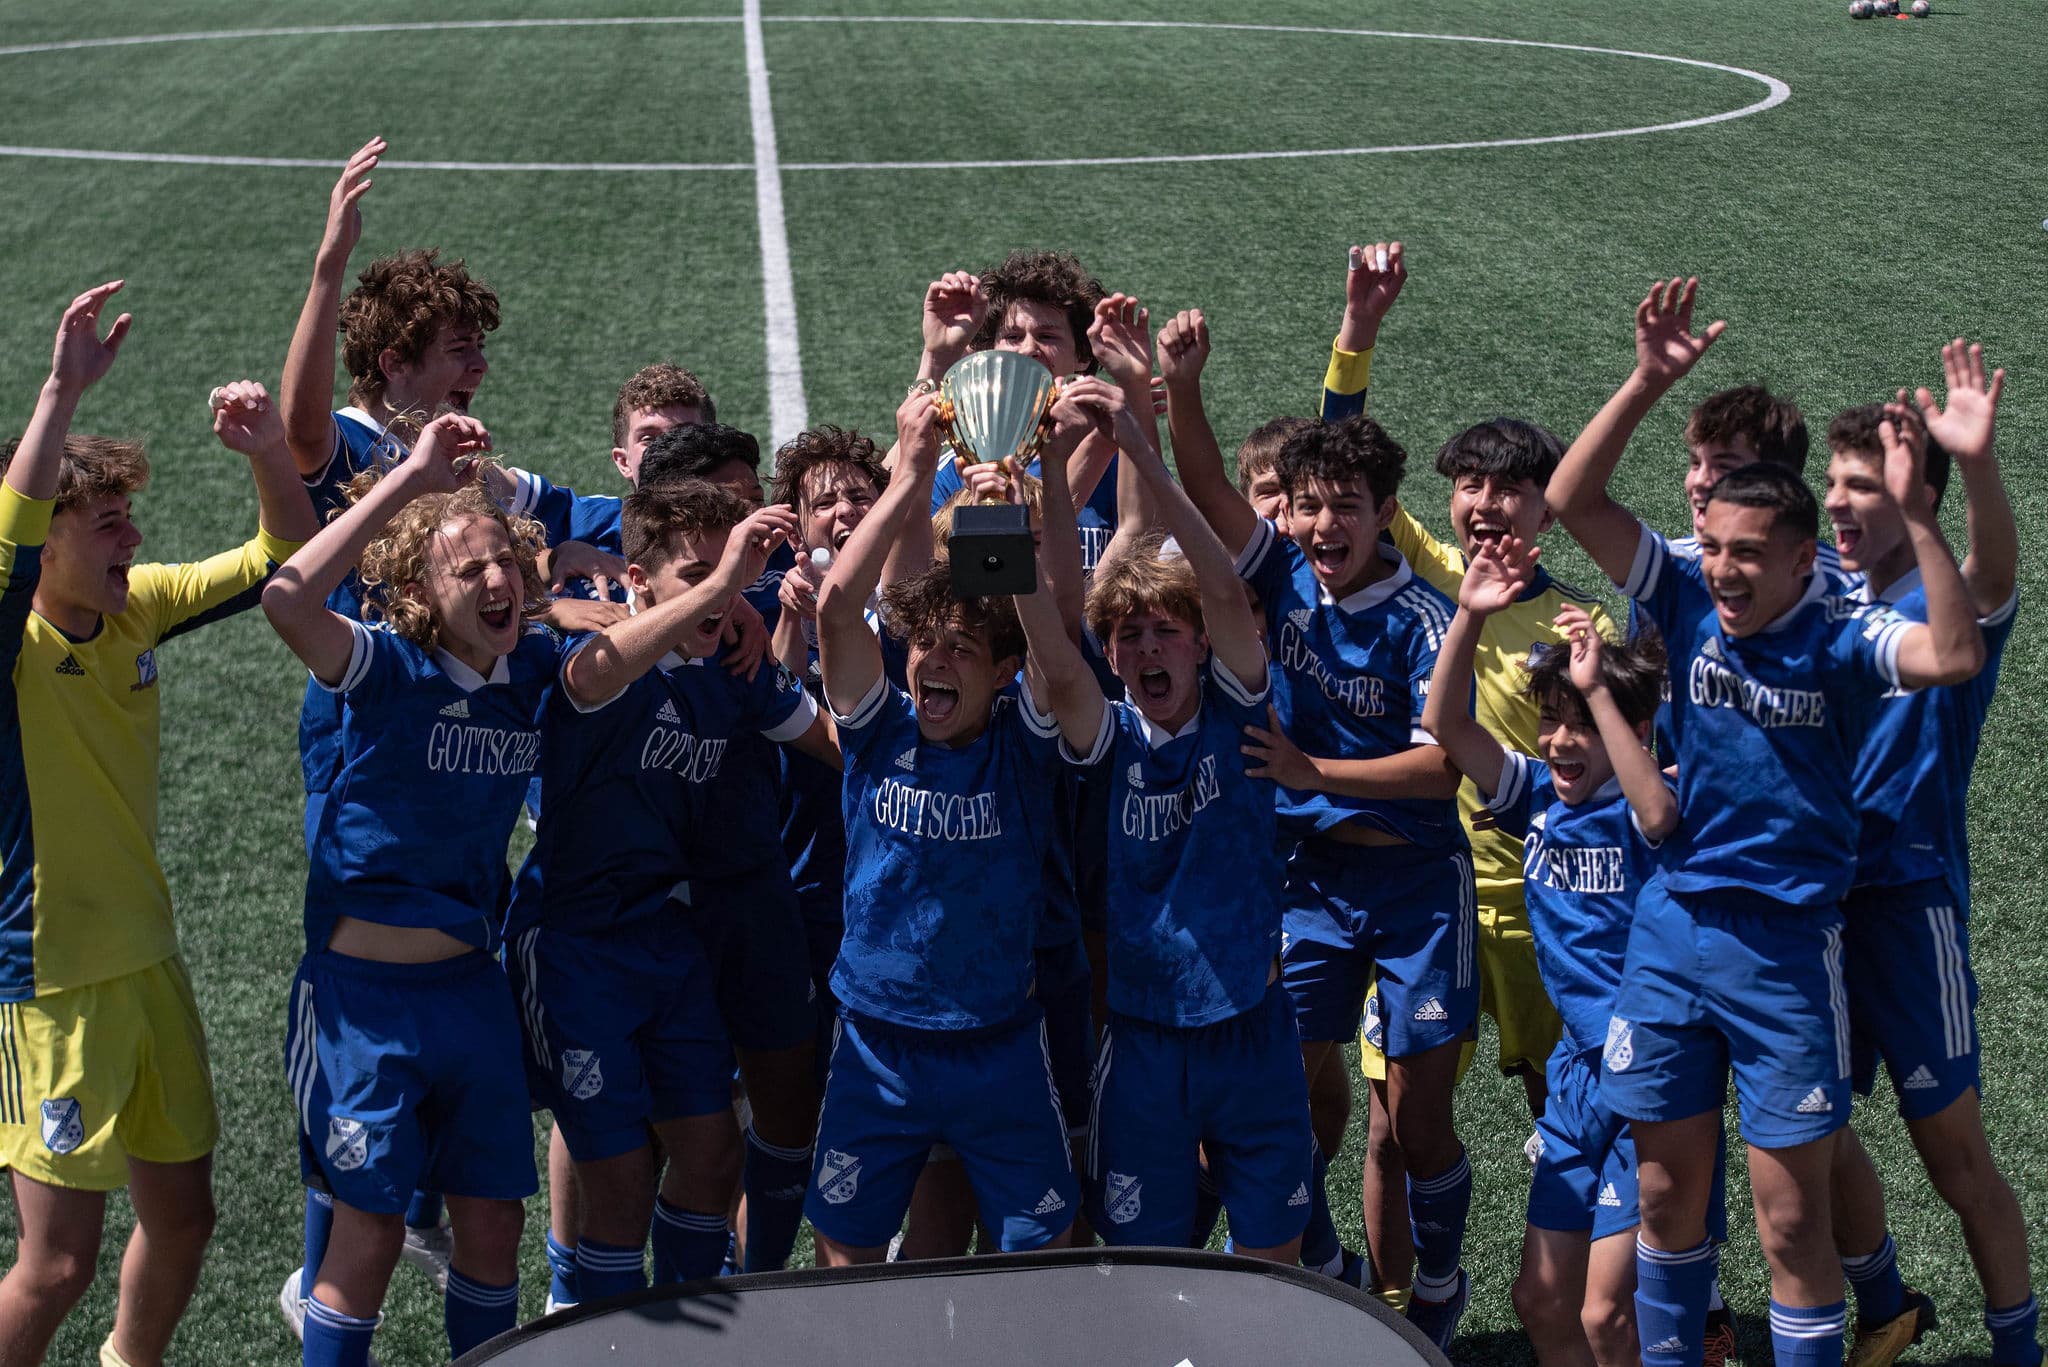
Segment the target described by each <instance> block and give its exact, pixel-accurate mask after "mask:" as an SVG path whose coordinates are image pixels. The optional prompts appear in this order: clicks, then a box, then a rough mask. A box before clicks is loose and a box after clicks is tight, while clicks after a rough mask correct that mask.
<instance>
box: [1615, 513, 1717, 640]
mask: <svg viewBox="0 0 2048 1367" xmlns="http://www.w3.org/2000/svg"><path fill="white" fill-rule="evenodd" d="M1615 587H1616V588H1618V589H1620V590H1621V591H1622V592H1623V593H1624V594H1627V595H1628V597H1629V599H1630V600H1631V601H1632V602H1634V603H1636V604H1637V605H1639V606H1640V607H1641V608H1642V610H1643V613H1644V615H1645V616H1647V617H1648V618H1649V620H1650V621H1651V623H1653V624H1654V625H1655V626H1656V628H1657V630H1658V631H1660V632H1662V633H1663V635H1664V639H1665V640H1666V641H1669V640H1671V639H1672V638H1673V637H1674V636H1676V635H1677V634H1678V632H1677V630H1676V628H1677V627H1678V625H1679V624H1680V623H1681V622H1682V621H1683V619H1684V618H1685V616H1686V614H1687V612H1688V608H1689V605H1688V601H1687V600H1688V599H1690V598H1692V597H1694V596H1695V595H1699V596H1702V597H1703V596H1704V593H1703V591H1702V590H1701V587H1700V567H1699V564H1698V562H1696V561H1690V560H1682V559H1680V558H1679V557H1677V556H1675V555H1673V554H1672V553H1671V543H1670V542H1669V541H1666V540H1665V539H1664V538H1663V537H1661V536H1659V535H1658V534H1657V533H1656V532H1653V531H1651V530H1650V529H1649V528H1648V527H1644V528H1643V536H1642V540H1641V541H1639V542H1638V543H1637V544H1636V558H1635V563H1634V564H1633V565H1631V566H1630V567H1629V572H1628V578H1627V580H1626V581H1624V582H1622V583H1619V584H1616V585H1615ZM1698 606H1699V605H1698V604H1691V605H1690V607H1691V608H1695V609H1696V608H1697V607H1698Z"/></svg>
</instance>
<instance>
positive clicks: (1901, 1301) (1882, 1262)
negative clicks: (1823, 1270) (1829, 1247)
mask: <svg viewBox="0 0 2048 1367" xmlns="http://www.w3.org/2000/svg"><path fill="white" fill-rule="evenodd" d="M1842 1273H1843V1275H1844V1276H1846V1277H1848V1279H1849V1285H1850V1286H1851V1287H1853V1288H1854V1289H1855V1291H1856V1323H1857V1324H1858V1325H1860V1326H1862V1327H1863V1328H1865V1329H1874V1328H1876V1327H1877V1326H1878V1325H1880V1324H1889V1323H1891V1322H1892V1321H1893V1320H1895V1319H1897V1318H1898V1317H1899V1315H1900V1313H1901V1312H1902V1311H1904V1310H1905V1308H1906V1287H1905V1284H1904V1283H1903V1282H1901V1281H1900V1280H1899V1249H1898V1245H1897V1244H1894V1243H1893V1242H1892V1236H1891V1235H1890V1234H1889V1233H1887V1234H1886V1235H1885V1236H1884V1242H1883V1243H1881V1244H1879V1245H1878V1246H1877V1252H1875V1253H1869V1254H1865V1255H1864V1256H1863V1257H1861V1258H1844V1259H1842Z"/></svg>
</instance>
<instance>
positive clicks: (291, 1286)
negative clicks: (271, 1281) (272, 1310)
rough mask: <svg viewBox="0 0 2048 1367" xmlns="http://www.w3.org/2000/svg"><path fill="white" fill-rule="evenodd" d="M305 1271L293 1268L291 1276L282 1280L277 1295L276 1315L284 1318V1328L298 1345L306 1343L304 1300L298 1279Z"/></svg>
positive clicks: (300, 1268)
mask: <svg viewBox="0 0 2048 1367" xmlns="http://www.w3.org/2000/svg"><path fill="white" fill-rule="evenodd" d="M305 1270H306V1269H305V1268H303V1267H295V1268H293V1269H292V1275H291V1276H289V1277H286V1278H285V1279H284V1289H283V1290H281V1291H279V1292H278V1293H277V1313H278V1314H280V1315H283V1316H284V1327H285V1328H287V1329H289V1330H291V1331H292V1337H293V1338H295V1339H297V1340H298V1341H299V1342H300V1343H304V1342H305V1341H306V1298H305V1297H304V1296H302V1295H300V1294H299V1277H300V1276H301V1275H302V1274H303V1273H304V1272H305Z"/></svg>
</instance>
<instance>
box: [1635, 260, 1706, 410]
mask: <svg viewBox="0 0 2048 1367" xmlns="http://www.w3.org/2000/svg"><path fill="white" fill-rule="evenodd" d="M1699 288H1700V282H1699V278H1698V277H1697V276H1695V277H1692V278H1689V279H1684V280H1681V279H1679V278H1678V277H1676V276H1673V277H1672V278H1671V279H1669V280H1658V281H1656V282H1654V283H1653V284H1651V286H1650V292H1649V293H1648V294H1646V295H1644V296H1643V302H1642V303H1640V304H1637V305H1636V373H1637V374H1638V375H1640V376H1642V377H1643V378H1644V379H1646V380H1649V381H1650V382H1651V383H1653V384H1655V385H1657V386H1658V387H1659V388H1662V389H1669V388H1670V387H1671V386H1672V385H1674V384H1676V383H1678V381H1679V380H1680V379H1681V378H1683V377H1684V375H1685V373H1686V372H1687V371H1689V370H1691V369H1692V368H1693V367H1694V366H1695V365H1697V364H1698V363H1699V359H1700V357H1702V356H1704V355H1706V354H1707V348H1708V347H1710V346H1712V345H1713V344H1714V343H1715V342H1716V341H1718V340H1719V339H1720V336H1721V334H1722V333H1723V332H1725V331H1727V329H1728V325H1727V324H1726V323H1724V322H1721V321H1720V320H1718V319H1717V320H1715V321H1714V322H1712V323H1709V324H1707V328H1706V331H1704V332H1701V333H1699V334H1698V335H1694V333H1693V330H1692V306H1693V300H1694V298H1695V297H1696V296H1697V295H1698V294H1699Z"/></svg>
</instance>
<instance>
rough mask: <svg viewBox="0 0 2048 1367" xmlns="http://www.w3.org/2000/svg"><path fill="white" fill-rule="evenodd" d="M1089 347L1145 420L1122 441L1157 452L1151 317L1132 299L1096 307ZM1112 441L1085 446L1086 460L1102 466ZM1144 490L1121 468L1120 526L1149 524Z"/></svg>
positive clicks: (1093, 440) (1100, 439)
mask: <svg viewBox="0 0 2048 1367" xmlns="http://www.w3.org/2000/svg"><path fill="white" fill-rule="evenodd" d="M1088 346H1089V349H1090V350H1092V351H1093V352H1094V353H1095V360H1096V363H1097V364H1098V365H1099V366H1100V367H1101V369H1102V373H1103V374H1104V375H1105V376H1107V377H1108V378H1109V379H1110V381H1111V382H1112V383H1114V384H1115V385H1116V387H1117V388H1118V389H1120V390H1122V391H1123V396H1124V405H1125V406H1126V407H1127V408H1129V409H1130V411H1131V412H1132V413H1133V414H1142V415H1143V417H1142V420H1141V421H1139V422H1137V423H1134V424H1132V425H1131V427H1130V428H1129V429H1128V430H1126V432H1125V433H1124V435H1123V438H1122V440H1124V441H1134V442H1137V443H1139V444H1141V445H1142V446H1144V447H1145V448H1147V449H1148V450H1153V451H1156V450H1158V449H1159V423H1158V421H1157V419H1155V418H1154V417H1153V416H1152V313H1151V310H1149V309H1147V308H1146V307H1145V306H1144V305H1143V304H1140V303H1139V302H1138V301H1137V300H1136V299H1134V298H1132V297H1131V296H1130V295H1128V294H1112V295H1110V296H1108V297H1107V298H1104V299H1102V300H1099V301H1097V303H1096V305H1095V320H1094V321H1093V322H1091V323H1090V324H1089V325H1088ZM1115 449H1116V447H1115V446H1114V445H1112V441H1111V438H1110V437H1108V436H1107V435H1104V434H1103V433H1102V432H1101V430H1100V429H1097V431H1096V432H1095V433H1093V434H1091V435H1090V436H1089V437H1088V438H1087V439H1086V440H1084V441H1083V442H1082V444H1081V453H1082V454H1083V455H1089V454H1091V453H1092V454H1095V455H1097V457H1098V458H1099V459H1100V460H1101V461H1102V463H1103V464H1104V465H1107V464H1108V460H1109V457H1108V456H1107V455H1106V454H1100V453H1102V452H1104V451H1114V450H1115ZM1149 498H1150V496H1149V495H1148V494H1147V493H1146V492H1145V487H1144V485H1143V484H1142V483H1141V482H1140V481H1139V480H1138V479H1137V478H1136V476H1135V475H1133V473H1132V472H1131V471H1130V470H1129V469H1127V468H1126V467H1124V466H1122V465H1119V466H1118V467H1117V477H1116V515H1117V522H1118V524H1119V525H1121V524H1122V523H1123V522H1124V520H1125V519H1126V518H1135V519H1137V520H1138V521H1139V522H1141V523H1142V522H1145V521H1148V520H1149V519H1150V518H1151V516H1152V510H1151V509H1150V508H1149V507H1148V506H1147V505H1148V502H1149Z"/></svg>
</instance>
